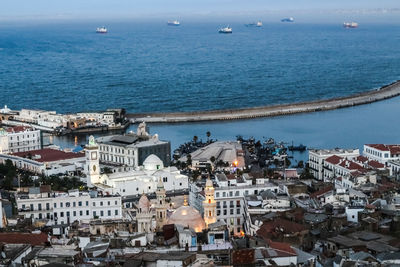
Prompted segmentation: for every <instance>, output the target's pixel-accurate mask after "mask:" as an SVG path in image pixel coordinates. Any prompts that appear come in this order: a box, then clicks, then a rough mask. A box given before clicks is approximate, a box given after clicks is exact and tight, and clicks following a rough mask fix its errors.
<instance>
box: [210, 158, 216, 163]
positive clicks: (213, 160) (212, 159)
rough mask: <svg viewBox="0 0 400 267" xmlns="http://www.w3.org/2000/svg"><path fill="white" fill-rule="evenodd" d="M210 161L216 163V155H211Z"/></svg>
mask: <svg viewBox="0 0 400 267" xmlns="http://www.w3.org/2000/svg"><path fill="white" fill-rule="evenodd" d="M210 161H211V162H212V163H213V164H214V162H215V157H214V156H211V158H210Z"/></svg>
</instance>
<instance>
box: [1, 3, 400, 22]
mask: <svg viewBox="0 0 400 267" xmlns="http://www.w3.org/2000/svg"><path fill="white" fill-rule="evenodd" d="M288 13H290V14H306V15H313V14H314V15H316V16H318V15H321V14H328V15H341V14H349V13H352V14H353V13H354V14H359V15H368V16H370V15H371V14H372V15H377V16H379V15H388V14H389V15H390V14H393V13H396V14H397V15H399V14H400V0H350V1H349V0H64V1H62V0H1V1H0V20H7V19H10V20H19V19H21V20H22V19H32V18H33V19H40V18H43V19H57V18H63V19H68V18H70V19H75V18H80V19H85V18H87V19H96V18H108V19H110V18H114V19H118V18H135V17H136V18H143V17H152V16H153V17H167V16H179V17H188V18H192V17H201V16H210V17H213V16H214V17H218V16H249V15H260V14H276V15H279V16H282V15H285V14H288Z"/></svg>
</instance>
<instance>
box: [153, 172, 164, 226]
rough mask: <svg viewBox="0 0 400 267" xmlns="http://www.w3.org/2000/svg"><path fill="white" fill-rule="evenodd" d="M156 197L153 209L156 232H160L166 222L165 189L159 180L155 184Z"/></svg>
mask: <svg viewBox="0 0 400 267" xmlns="http://www.w3.org/2000/svg"><path fill="white" fill-rule="evenodd" d="M156 196H157V204H156V205H155V208H156V220H157V231H162V227H163V226H164V224H165V222H166V221H167V207H166V205H165V196H166V194H165V188H164V184H163V182H162V181H161V178H160V179H159V180H158V183H157V191H156Z"/></svg>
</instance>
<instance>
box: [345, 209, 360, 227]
mask: <svg viewBox="0 0 400 267" xmlns="http://www.w3.org/2000/svg"><path fill="white" fill-rule="evenodd" d="M363 210H364V207H346V216H347V221H348V222H354V223H358V213H359V212H360V211H363Z"/></svg>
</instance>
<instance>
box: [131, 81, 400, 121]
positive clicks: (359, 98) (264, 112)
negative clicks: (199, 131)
mask: <svg viewBox="0 0 400 267" xmlns="http://www.w3.org/2000/svg"><path fill="white" fill-rule="evenodd" d="M399 95H400V80H398V81H396V82H394V83H392V84H389V85H386V86H383V87H381V88H379V89H376V90H372V91H367V92H363V93H360V94H356V95H351V96H347V97H341V98H334V99H326V100H318V101H310V102H302V103H293V104H283V105H273V106H263V107H254V108H243V109H229V110H211V111H195V112H172V113H148V114H145V113H140V114H139V113H137V114H127V117H128V118H129V119H130V120H131V121H132V122H139V121H140V122H142V121H145V122H155V123H178V122H198V121H214V120H237V119H250V118H259V117H273V116H282V115H290V114H297V113H306V112H316V111H323V110H332V109H339V108H345V107H352V106H357V105H363V104H369V103H373V102H376V101H381V100H384V99H388V98H392V97H396V96H399Z"/></svg>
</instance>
